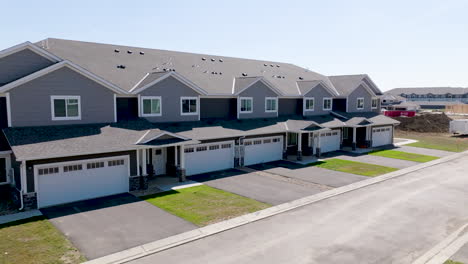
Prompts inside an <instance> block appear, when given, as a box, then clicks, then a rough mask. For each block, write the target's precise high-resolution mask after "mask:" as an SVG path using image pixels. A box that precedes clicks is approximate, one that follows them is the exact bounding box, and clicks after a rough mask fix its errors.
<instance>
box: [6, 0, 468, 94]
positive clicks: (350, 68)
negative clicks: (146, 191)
mask: <svg viewBox="0 0 468 264" xmlns="http://www.w3.org/2000/svg"><path fill="white" fill-rule="evenodd" d="M7 2H8V3H7ZM28 2H29V3H28ZM6 3H7V4H6ZM1 6H2V7H1V8H2V12H1V13H2V15H1V16H0V25H1V27H0V36H1V38H0V49H4V48H7V47H10V46H12V45H15V44H18V43H21V42H24V41H26V40H29V41H32V42H35V41H38V40H41V39H44V38H47V37H55V38H65V39H76V40H84V41H93V42H104V43H115V44H123V45H131V46H141V47H148V48H159V49H169V50H178V51H188V52H199V53H207V54H216V55H225V56H234V57H243V58H254V59H265V60H274V61H282V62H291V63H294V64H297V65H300V66H303V67H307V68H309V69H311V70H314V71H317V72H320V73H322V74H326V75H335V74H353V73H368V74H369V75H370V76H371V78H372V79H373V80H374V81H375V82H376V83H377V85H378V86H379V87H380V88H381V89H382V90H388V89H390V88H393V87H412V86H464V87H466V86H468V18H467V11H468V1H463V0H460V1H450V0H447V1H432V0H424V1H419V0H410V1H408V0H407V1H399V0H398V1H375V0H374V1H357V0H356V1H334V0H331V1H294V0H282V1H273V0H269V1H268V0H267V1H263V0H262V1H255V0H251V1H245V0H234V1H229V3H227V1H222V0H218V1H211V0H210V1H203V0H199V1H171V0H164V1H159V0H153V1H137V0H134V1H118V0H115V1H105V0H94V1H89V0H79V1H66V0H62V1H46V0H44V1H6V0H3V3H2V4H1Z"/></svg>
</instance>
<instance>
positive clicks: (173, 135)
mask: <svg viewBox="0 0 468 264" xmlns="http://www.w3.org/2000/svg"><path fill="white" fill-rule="evenodd" d="M150 131H151V130H148V131H147V132H146V133H145V134H144V135H143V136H142V137H141V138H140V139H139V140H138V141H137V142H136V143H135V144H146V143H148V142H150V141H153V140H155V139H158V138H160V137H162V136H165V135H167V136H171V137H175V138H179V139H182V140H191V139H190V138H187V137H184V136H181V135H177V134H174V133H171V132H169V131H162V133H161V134H159V135H157V136H155V137H152V138H150V139H147V140H145V141H143V138H144V137H145V136H146V135H148V133H149V132H150Z"/></svg>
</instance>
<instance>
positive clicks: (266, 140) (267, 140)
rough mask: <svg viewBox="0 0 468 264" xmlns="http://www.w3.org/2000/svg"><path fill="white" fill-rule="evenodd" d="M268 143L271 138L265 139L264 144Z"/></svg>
mask: <svg viewBox="0 0 468 264" xmlns="http://www.w3.org/2000/svg"><path fill="white" fill-rule="evenodd" d="M268 143H271V139H264V140H263V144H268Z"/></svg>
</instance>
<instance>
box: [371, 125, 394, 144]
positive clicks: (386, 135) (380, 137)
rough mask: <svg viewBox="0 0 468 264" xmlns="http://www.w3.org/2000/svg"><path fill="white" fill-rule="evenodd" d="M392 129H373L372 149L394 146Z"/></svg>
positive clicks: (388, 127)
mask: <svg viewBox="0 0 468 264" xmlns="http://www.w3.org/2000/svg"><path fill="white" fill-rule="evenodd" d="M392 142H393V140H392V127H391V126H387V127H376V128H372V147H378V146H385V145H389V144H392Z"/></svg>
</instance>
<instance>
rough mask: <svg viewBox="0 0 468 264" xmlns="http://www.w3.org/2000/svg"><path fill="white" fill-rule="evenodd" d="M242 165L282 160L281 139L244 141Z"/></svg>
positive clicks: (266, 138) (279, 137)
mask: <svg viewBox="0 0 468 264" xmlns="http://www.w3.org/2000/svg"><path fill="white" fill-rule="evenodd" d="M244 145H245V154H244V165H245V166H248V165H253V164H259V163H265V162H270V161H275V160H281V159H283V137H282V136H278V137H265V138H254V139H246V140H245V141H244Z"/></svg>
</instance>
